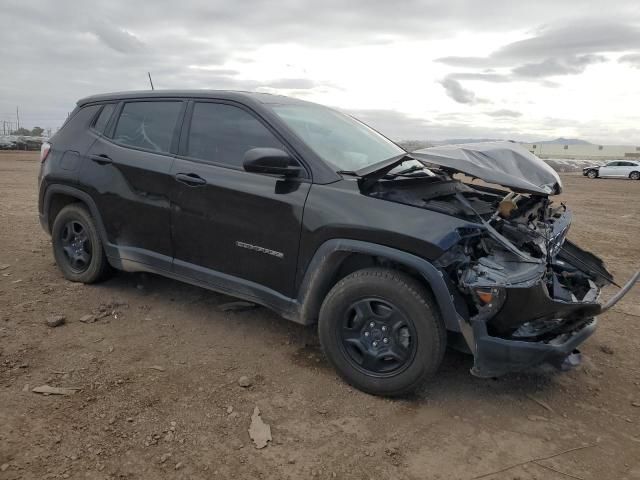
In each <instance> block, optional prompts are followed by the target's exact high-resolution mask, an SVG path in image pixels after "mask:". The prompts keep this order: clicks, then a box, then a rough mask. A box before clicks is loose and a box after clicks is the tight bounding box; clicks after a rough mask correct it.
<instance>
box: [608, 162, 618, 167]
mask: <svg viewBox="0 0 640 480" xmlns="http://www.w3.org/2000/svg"><path fill="white" fill-rule="evenodd" d="M618 165H620V162H609V163H608V164H607V167H617V166H618Z"/></svg>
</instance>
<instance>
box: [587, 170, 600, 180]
mask: <svg viewBox="0 0 640 480" xmlns="http://www.w3.org/2000/svg"><path fill="white" fill-rule="evenodd" d="M587 177H589V178H597V177H598V172H596V171H595V170H589V171H588V172H587Z"/></svg>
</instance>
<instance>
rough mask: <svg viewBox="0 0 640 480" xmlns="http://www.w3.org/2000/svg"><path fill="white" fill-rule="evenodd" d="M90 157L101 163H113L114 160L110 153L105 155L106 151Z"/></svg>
mask: <svg viewBox="0 0 640 480" xmlns="http://www.w3.org/2000/svg"><path fill="white" fill-rule="evenodd" d="M89 158H90V159H91V160H92V161H94V162H96V163H97V164H99V165H108V164H110V163H113V160H111V158H110V157H109V155H105V154H104V153H102V154H100V155H91V156H90V157H89Z"/></svg>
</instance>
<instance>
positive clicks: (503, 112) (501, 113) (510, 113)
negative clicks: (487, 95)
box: [485, 108, 522, 118]
mask: <svg viewBox="0 0 640 480" xmlns="http://www.w3.org/2000/svg"><path fill="white" fill-rule="evenodd" d="M485 115H489V116H490V117H510V118H518V117H521V116H522V113H520V112H516V111H515V110H509V109H506V108H503V109H500V110H493V111H491V112H485Z"/></svg>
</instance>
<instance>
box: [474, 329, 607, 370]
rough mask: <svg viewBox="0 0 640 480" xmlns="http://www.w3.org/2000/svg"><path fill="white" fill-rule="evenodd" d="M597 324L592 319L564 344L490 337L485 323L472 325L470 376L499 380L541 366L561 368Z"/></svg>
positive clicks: (572, 334)
mask: <svg viewBox="0 0 640 480" xmlns="http://www.w3.org/2000/svg"><path fill="white" fill-rule="evenodd" d="M597 324H598V321H597V320H596V319H595V318H593V319H590V320H588V321H587V322H586V324H585V325H584V326H583V327H582V328H580V329H579V330H576V331H575V332H573V333H571V334H570V335H569V336H568V337H567V338H566V340H565V341H564V342H561V343H560V342H559V343H555V342H553V341H551V342H527V341H521V340H507V339H504V338H499V337H492V336H490V335H489V334H488V333H487V328H486V324H485V323H484V322H481V321H478V322H474V325H473V332H474V336H475V341H476V351H475V355H474V357H475V360H474V364H473V368H472V369H471V373H472V374H473V375H475V376H477V377H483V378H487V377H498V376H501V375H504V374H506V373H509V372H516V371H521V370H525V369H527V368H531V367H534V366H536V365H540V364H543V363H551V364H554V365H560V364H561V363H562V362H563V361H564V360H565V359H566V358H567V357H568V356H569V355H571V354H572V353H574V351H575V350H576V349H577V347H578V346H579V345H580V344H581V343H583V342H584V341H585V340H586V339H587V338H589V337H590V336H591V334H593V332H594V331H595V329H596V326H597Z"/></svg>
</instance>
